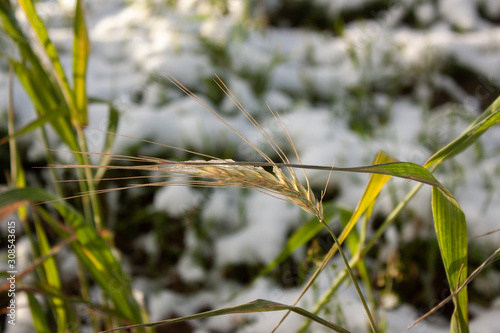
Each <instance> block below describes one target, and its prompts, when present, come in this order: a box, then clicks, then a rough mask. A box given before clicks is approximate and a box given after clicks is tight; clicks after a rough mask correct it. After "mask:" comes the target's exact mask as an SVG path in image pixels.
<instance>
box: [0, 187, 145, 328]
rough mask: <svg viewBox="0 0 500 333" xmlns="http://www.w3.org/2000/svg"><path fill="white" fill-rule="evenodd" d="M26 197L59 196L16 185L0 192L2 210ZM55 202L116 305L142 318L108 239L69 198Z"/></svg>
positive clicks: (79, 252) (82, 258)
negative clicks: (85, 217)
mask: <svg viewBox="0 0 500 333" xmlns="http://www.w3.org/2000/svg"><path fill="white" fill-rule="evenodd" d="M26 200H28V201H30V202H33V203H37V202H46V201H51V200H57V198H56V197H55V196H53V195H52V194H49V193H47V192H45V191H43V190H42V189H38V188H24V189H13V190H9V191H6V192H3V193H0V210H1V208H2V207H8V206H9V205H10V204H13V203H15V202H18V201H26ZM51 204H52V205H53V206H54V207H55V208H56V209H57V211H58V212H59V214H61V216H62V217H63V218H64V220H65V222H66V223H67V224H68V225H69V226H70V227H71V228H72V229H73V230H74V231H75V233H76V235H77V237H78V242H73V243H71V244H70V247H71V249H72V250H73V251H74V252H75V254H76V255H77V256H78V259H79V260H80V262H81V263H82V264H83V265H84V267H85V269H86V270H87V271H88V272H89V273H90V274H91V275H92V277H93V278H94V279H95V281H96V282H97V283H98V284H99V285H100V286H101V288H102V289H103V290H104V291H105V293H106V294H107V295H108V296H109V297H110V299H111V300H113V303H114V305H115V307H116V309H117V310H118V311H119V312H120V313H121V315H122V316H123V317H124V318H127V320H129V321H131V322H136V323H137V322H142V319H143V318H142V315H141V309H140V307H139V305H138V304H137V302H136V301H135V299H134V298H133V296H132V292H131V289H130V284H129V279H128V277H127V276H126V275H125V273H124V272H123V270H122V268H121V266H120V264H119V262H118V261H116V259H115V258H114V256H113V254H112V253H111V249H110V248H109V247H108V245H107V244H106V242H105V241H104V240H103V239H102V238H101V237H100V236H99V235H98V233H97V232H96V230H95V229H93V228H92V227H91V226H90V224H89V223H86V222H85V221H84V219H83V216H82V215H81V214H80V213H79V212H78V211H76V210H75V209H74V208H73V207H72V206H70V205H69V204H68V203H67V202H66V201H54V202H52V203H51ZM56 231H57V230H56Z"/></svg>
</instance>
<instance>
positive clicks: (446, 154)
mask: <svg viewBox="0 0 500 333" xmlns="http://www.w3.org/2000/svg"><path fill="white" fill-rule="evenodd" d="M498 123H500V97H498V98H497V99H496V100H495V101H494V102H493V103H492V104H491V105H490V106H489V107H488V108H487V109H486V110H485V111H484V112H483V113H482V114H481V115H480V116H479V117H477V118H476V120H474V121H473V122H472V123H471V124H470V125H469V127H467V128H466V129H465V131H464V132H463V133H462V134H461V135H460V136H459V137H458V138H456V139H455V140H453V141H452V142H450V143H449V144H448V145H446V146H445V147H443V148H441V149H440V150H439V151H438V152H436V153H435V154H434V155H432V156H431V158H429V160H428V161H427V162H425V164H424V167H426V168H427V167H429V166H431V165H433V164H436V163H438V162H440V161H442V160H444V159H447V158H450V157H453V156H455V155H456V154H458V153H460V152H462V151H463V150H465V149H466V148H468V147H469V146H470V145H472V144H473V143H474V142H476V140H477V139H478V138H479V137H480V136H481V135H482V134H483V133H484V132H485V131H486V130H487V129H488V128H490V127H491V126H493V125H496V124H498Z"/></svg>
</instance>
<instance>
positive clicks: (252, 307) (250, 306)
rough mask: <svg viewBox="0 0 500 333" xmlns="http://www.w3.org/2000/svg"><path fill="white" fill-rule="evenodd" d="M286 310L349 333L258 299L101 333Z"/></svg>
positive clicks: (294, 309)
mask: <svg viewBox="0 0 500 333" xmlns="http://www.w3.org/2000/svg"><path fill="white" fill-rule="evenodd" d="M284 310H289V311H292V312H295V313H297V314H299V315H301V316H304V317H307V318H309V319H311V320H313V321H315V322H317V323H319V324H321V325H323V326H325V327H328V328H330V329H332V330H334V331H336V332H341V333H349V331H347V330H346V329H344V328H342V327H340V326H338V325H335V324H333V323H331V322H329V321H327V320H325V319H322V318H320V317H318V316H316V315H314V314H312V313H310V312H308V311H306V310H304V309H302V308H299V307H295V306H289V305H285V304H281V303H276V302H271V301H267V300H264V299H258V300H255V301H253V302H249V303H245V304H241V305H236V306H231V307H227V308H221V309H217V310H212V311H207V312H202V313H198V314H195V315H190V316H186V317H181V318H174V319H168V320H161V321H156V322H152V323H147V324H139V325H131V326H124V327H118V328H115V329H111V330H107V331H103V332H101V333H106V332H115V331H122V330H127V329H132V328H138V327H154V326H158V325H164V324H175V323H180V322H183V321H188V320H195V319H203V318H209V317H216V316H222V315H227V314H237V313H255V312H270V311H284Z"/></svg>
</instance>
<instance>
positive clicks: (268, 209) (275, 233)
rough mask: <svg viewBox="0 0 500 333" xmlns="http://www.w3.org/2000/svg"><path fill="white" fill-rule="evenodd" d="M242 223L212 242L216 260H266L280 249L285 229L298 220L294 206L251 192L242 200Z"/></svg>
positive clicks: (261, 261)
mask: <svg viewBox="0 0 500 333" xmlns="http://www.w3.org/2000/svg"><path fill="white" fill-rule="evenodd" d="M245 212H246V213H245V218H246V227H245V228H244V229H240V230H238V231H237V232H235V233H233V234H232V235H230V236H223V237H221V238H220V239H218V240H217V242H216V244H215V253H216V257H215V259H216V264H217V265H218V266H220V267H223V266H226V265H229V264H236V263H249V264H256V263H269V262H270V261H271V260H272V259H274V258H275V257H276V256H277V255H278V254H279V253H280V251H281V249H282V247H283V246H284V243H285V241H286V238H285V237H284V235H285V234H286V231H287V230H289V229H290V228H291V227H292V226H294V225H296V224H297V222H298V216H299V210H298V208H297V207H294V206H290V204H288V203H286V202H283V201H280V200H269V197H268V196H267V195H264V194H261V193H254V192H252V193H251V194H249V196H248V197H247V199H246V201H245Z"/></svg>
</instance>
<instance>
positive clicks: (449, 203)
mask: <svg viewBox="0 0 500 333" xmlns="http://www.w3.org/2000/svg"><path fill="white" fill-rule="evenodd" d="M432 214H433V217H434V227H435V229H436V235H437V239H438V244H439V249H440V251H441V257H442V259H443V264H444V268H445V271H446V276H447V279H448V283H449V285H450V290H451V292H454V291H455V290H456V289H457V288H458V287H459V286H460V285H462V284H463V283H464V282H465V280H466V279H467V274H468V272H467V225H466V221H465V214H464V213H463V211H462V209H461V208H460V206H459V204H458V202H457V201H456V200H455V199H454V198H453V197H450V196H448V195H446V194H445V193H443V192H442V191H441V190H440V189H439V188H436V187H434V188H433V190H432ZM453 303H454V305H455V311H454V313H453V316H452V322H451V326H450V329H451V332H460V333H465V332H468V331H469V329H468V311H467V288H464V289H463V290H462V291H460V293H459V294H458V296H457V297H456V298H455V299H454V300H453Z"/></svg>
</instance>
